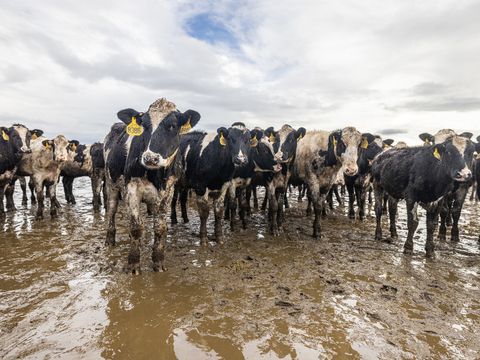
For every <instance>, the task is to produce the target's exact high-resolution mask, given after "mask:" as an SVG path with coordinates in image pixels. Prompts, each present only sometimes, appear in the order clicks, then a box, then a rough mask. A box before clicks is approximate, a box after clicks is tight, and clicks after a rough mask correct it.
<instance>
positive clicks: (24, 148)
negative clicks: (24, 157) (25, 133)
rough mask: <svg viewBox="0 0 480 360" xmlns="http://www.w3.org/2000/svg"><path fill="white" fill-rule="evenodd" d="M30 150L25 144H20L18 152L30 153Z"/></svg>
mask: <svg viewBox="0 0 480 360" xmlns="http://www.w3.org/2000/svg"><path fill="white" fill-rule="evenodd" d="M31 153H32V150H31V149H30V148H28V147H26V146H22V148H21V149H20V154H31Z"/></svg>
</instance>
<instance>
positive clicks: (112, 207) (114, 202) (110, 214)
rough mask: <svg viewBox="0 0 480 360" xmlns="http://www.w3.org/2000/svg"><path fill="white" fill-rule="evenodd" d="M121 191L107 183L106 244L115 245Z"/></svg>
mask: <svg viewBox="0 0 480 360" xmlns="http://www.w3.org/2000/svg"><path fill="white" fill-rule="evenodd" d="M119 196H120V192H119V191H118V190H117V189H113V187H112V186H108V185H107V204H108V205H107V223H108V225H107V226H108V227H107V237H106V239H105V244H107V245H115V235H116V232H117V227H116V224H115V216H116V214H117V210H118V200H119Z"/></svg>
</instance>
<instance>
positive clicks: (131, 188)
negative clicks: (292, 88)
mask: <svg viewBox="0 0 480 360" xmlns="http://www.w3.org/2000/svg"><path fill="white" fill-rule="evenodd" d="M140 187H141V185H139V184H137V183H136V181H135V180H132V181H130V182H129V183H128V185H127V198H126V202H127V206H128V213H129V215H130V228H129V235H130V236H129V237H130V251H129V253H128V263H127V265H126V266H125V271H126V272H128V273H132V274H139V273H140V247H141V241H142V233H143V226H142V221H141V219H140V205H141V202H142V197H143V194H142V189H141V188H140Z"/></svg>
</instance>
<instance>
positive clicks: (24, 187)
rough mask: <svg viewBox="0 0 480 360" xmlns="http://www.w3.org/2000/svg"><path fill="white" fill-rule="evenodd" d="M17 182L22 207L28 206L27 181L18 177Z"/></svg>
mask: <svg viewBox="0 0 480 360" xmlns="http://www.w3.org/2000/svg"><path fill="white" fill-rule="evenodd" d="M18 182H19V183H20V189H22V205H27V204H28V196H27V181H26V180H25V177H24V176H20V177H19V178H18Z"/></svg>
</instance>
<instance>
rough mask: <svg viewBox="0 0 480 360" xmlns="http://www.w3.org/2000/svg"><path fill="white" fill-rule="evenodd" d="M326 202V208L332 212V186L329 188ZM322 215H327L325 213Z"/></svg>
mask: <svg viewBox="0 0 480 360" xmlns="http://www.w3.org/2000/svg"><path fill="white" fill-rule="evenodd" d="M327 202H328V207H329V208H330V210H332V211H333V186H332V187H331V188H330V191H329V192H328V195H327ZM324 215H327V212H326V211H325V214H324Z"/></svg>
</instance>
